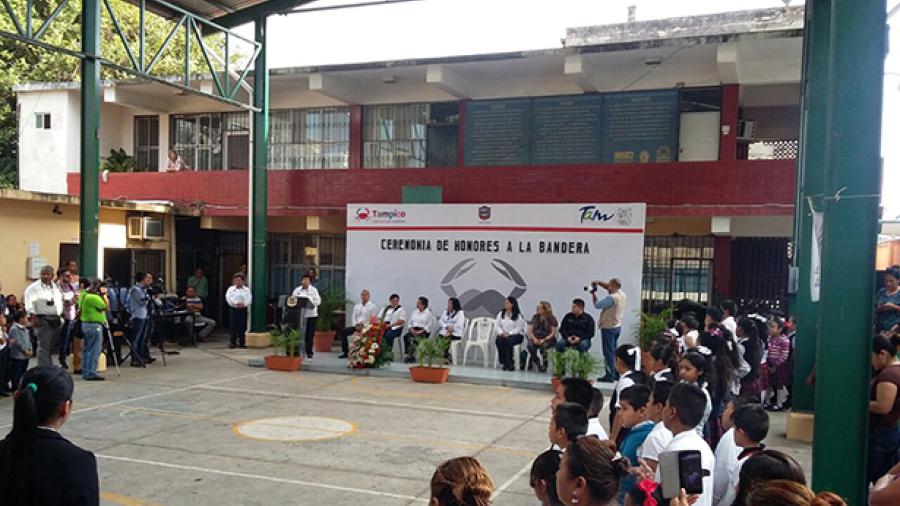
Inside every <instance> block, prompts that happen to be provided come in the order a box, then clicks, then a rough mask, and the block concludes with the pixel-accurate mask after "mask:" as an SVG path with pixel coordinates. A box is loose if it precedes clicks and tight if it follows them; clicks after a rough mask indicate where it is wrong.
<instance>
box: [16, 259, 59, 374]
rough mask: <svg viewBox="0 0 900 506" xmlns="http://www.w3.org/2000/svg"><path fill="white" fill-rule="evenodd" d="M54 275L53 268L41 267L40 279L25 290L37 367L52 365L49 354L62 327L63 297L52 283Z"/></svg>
mask: <svg viewBox="0 0 900 506" xmlns="http://www.w3.org/2000/svg"><path fill="white" fill-rule="evenodd" d="M54 274H55V272H54V271H53V267H51V266H49V265H45V266H43V267H41V279H39V280H37V281H35V282H34V283H32V284H31V285H30V286H29V287H28V288H26V289H25V311H27V312H28V316H29V317H30V318H31V325H32V327H33V328H34V329H35V330H34V333H35V337H37V359H38V366H50V365H52V364H53V361H52V360H50V352H51V350H53V342H54V341H56V339H57V337H58V336H59V331H60V328H61V327H62V312H63V296H62V292H61V291H60V289H59V286H57V285H56V283H54V282H53V275H54Z"/></svg>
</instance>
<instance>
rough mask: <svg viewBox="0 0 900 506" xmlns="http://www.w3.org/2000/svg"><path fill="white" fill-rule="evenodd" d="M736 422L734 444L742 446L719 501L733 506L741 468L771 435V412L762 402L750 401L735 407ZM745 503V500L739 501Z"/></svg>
mask: <svg viewBox="0 0 900 506" xmlns="http://www.w3.org/2000/svg"><path fill="white" fill-rule="evenodd" d="M732 421H733V423H734V428H733V432H732V433H733V434H734V444H735V445H737V446H738V447H739V448H740V450H741V451H740V453H739V454H738V455H737V460H736V461H735V462H733V463H732V466H731V472H730V473H729V474H730V476H729V479H730V482H729V483H728V485H727V486H726V487H725V490H724V493H723V496H722V498H721V500H720V501H719V502H718V503H717V504H720V505H723V506H731V505H732V504H734V502H735V498H736V497H737V494H738V483H739V481H740V479H741V474H742V473H741V468H742V467H743V465H744V463H745V462H746V461H747V459H749V458H750V457H752V456H753V455H756V454H758V453H760V452H762V451H763V450H765V449H766V445H764V444H762V441H763V440H764V439H765V438H766V436H768V435H769V414H768V413H767V412H766V410H765V409H764V408H763V407H762V405H760V404H755V403H750V404H745V405H743V406H740V407H738V408H735V410H734V413H733V414H732ZM739 504H743V502H741V503H739Z"/></svg>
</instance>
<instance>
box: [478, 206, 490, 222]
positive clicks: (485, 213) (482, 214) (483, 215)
mask: <svg viewBox="0 0 900 506" xmlns="http://www.w3.org/2000/svg"><path fill="white" fill-rule="evenodd" d="M478 219H479V220H481V221H488V220H490V219H491V208H490V206H481V207H479V208H478Z"/></svg>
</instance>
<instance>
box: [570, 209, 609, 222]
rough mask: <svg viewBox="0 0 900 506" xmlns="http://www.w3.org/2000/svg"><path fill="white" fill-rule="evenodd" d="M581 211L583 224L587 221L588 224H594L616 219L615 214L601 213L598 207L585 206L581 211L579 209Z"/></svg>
mask: <svg viewBox="0 0 900 506" xmlns="http://www.w3.org/2000/svg"><path fill="white" fill-rule="evenodd" d="M579 211H580V213H581V223H584V222H586V221H587V222H593V221H601V222H607V221H610V220H612V219H613V218H615V217H616V215H615V214H607V213H604V212H602V211H600V210H599V209H597V206H584V207H582V208H581V209H579Z"/></svg>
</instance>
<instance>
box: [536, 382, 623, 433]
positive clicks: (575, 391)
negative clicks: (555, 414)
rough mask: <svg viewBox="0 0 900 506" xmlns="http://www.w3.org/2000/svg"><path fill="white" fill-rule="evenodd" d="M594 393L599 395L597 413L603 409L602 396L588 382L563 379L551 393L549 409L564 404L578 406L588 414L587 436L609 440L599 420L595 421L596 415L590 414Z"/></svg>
mask: <svg viewBox="0 0 900 506" xmlns="http://www.w3.org/2000/svg"><path fill="white" fill-rule="evenodd" d="M596 393H599V394H600V407H599V408H598V411H599V410H600V409H603V394H602V393H600V391H599V390H597V389H595V388H594V387H593V386H591V384H590V382H588V381H587V380H585V379H582V378H563V379H562V381H560V383H559V386H558V387H557V388H556V391H554V392H553V397H552V398H551V399H550V407H551V408H552V409H554V410H555V409H556V406H559V405H560V404H562V403H564V402H572V403H575V404H578V405H579V406H581V407H583V408H584V410H585V412H587V413H588V426H587V435H589V436H597V438H598V439H602V440H606V439H609V436H607V435H606V430H605V429H604V428H603V425H601V424H600V420H598V419H597V416H596V413H592V407H593V405H594V399H595V398H596V395H595V394H596ZM592 414H593V415H594V416H593V417H591V415H592Z"/></svg>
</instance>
